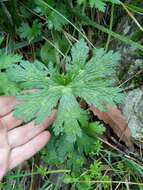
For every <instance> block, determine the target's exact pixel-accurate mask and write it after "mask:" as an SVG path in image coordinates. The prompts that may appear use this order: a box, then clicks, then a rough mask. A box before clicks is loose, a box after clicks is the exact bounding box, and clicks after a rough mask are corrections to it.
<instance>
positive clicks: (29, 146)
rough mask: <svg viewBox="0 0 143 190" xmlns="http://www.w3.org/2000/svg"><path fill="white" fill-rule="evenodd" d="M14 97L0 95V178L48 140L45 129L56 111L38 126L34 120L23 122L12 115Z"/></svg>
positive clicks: (48, 136)
mask: <svg viewBox="0 0 143 190" xmlns="http://www.w3.org/2000/svg"><path fill="white" fill-rule="evenodd" d="M16 104H17V102H16V99H15V97H0V180H2V178H3V177H4V175H5V174H6V172H7V171H9V170H11V169H13V168H15V167H16V166H18V165H19V164H21V163H22V162H24V161H25V160H28V159H29V158H31V157H32V156H33V155H35V154H36V153H37V152H38V151H40V150H41V149H42V148H43V147H44V146H45V145H46V144H47V142H48V141H49V140H50V133H49V132H48V131H47V130H46V129H47V128H48V127H49V126H50V125H51V124H52V123H53V121H54V119H55V113H56V111H55V110H53V111H52V114H51V116H50V117H48V118H46V120H45V121H44V122H43V123H42V124H40V125H39V126H38V127H37V126H35V125H34V122H33V121H32V122H30V123H28V124H23V121H22V120H18V119H16V118H15V117H14V116H13V109H14V108H15V106H16Z"/></svg>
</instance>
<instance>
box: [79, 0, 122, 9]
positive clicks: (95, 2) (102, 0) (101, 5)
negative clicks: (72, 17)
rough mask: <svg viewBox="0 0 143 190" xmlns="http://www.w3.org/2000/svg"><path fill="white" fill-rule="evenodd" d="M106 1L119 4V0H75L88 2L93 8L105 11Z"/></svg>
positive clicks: (81, 2)
mask: <svg viewBox="0 0 143 190" xmlns="http://www.w3.org/2000/svg"><path fill="white" fill-rule="evenodd" d="M106 2H111V3H115V4H120V0H77V3H78V4H79V5H80V4H83V3H89V5H90V6H91V7H92V8H93V7H95V8H97V9H98V10H99V11H105V7H106Z"/></svg>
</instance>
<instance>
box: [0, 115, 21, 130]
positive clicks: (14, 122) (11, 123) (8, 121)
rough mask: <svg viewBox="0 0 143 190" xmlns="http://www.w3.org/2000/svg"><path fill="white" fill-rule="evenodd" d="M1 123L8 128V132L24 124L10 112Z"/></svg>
mask: <svg viewBox="0 0 143 190" xmlns="http://www.w3.org/2000/svg"><path fill="white" fill-rule="evenodd" d="M1 122H2V123H3V124H4V125H5V126H6V127H7V129H8V130H11V129H13V128H15V127H17V126H19V125H20V124H22V123H23V121H22V120H20V119H16V118H15V117H14V116H13V112H10V113H9V114H7V115H6V116H4V117H2V118H1Z"/></svg>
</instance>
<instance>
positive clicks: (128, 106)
mask: <svg viewBox="0 0 143 190" xmlns="http://www.w3.org/2000/svg"><path fill="white" fill-rule="evenodd" d="M123 114H124V116H125V118H126V120H127V121H128V126H129V128H130V129H131V132H132V136H133V137H134V138H136V139H143V90H142V89H135V90H133V91H131V92H129V93H128V94H127V97H126V98H125V102H124V106H123Z"/></svg>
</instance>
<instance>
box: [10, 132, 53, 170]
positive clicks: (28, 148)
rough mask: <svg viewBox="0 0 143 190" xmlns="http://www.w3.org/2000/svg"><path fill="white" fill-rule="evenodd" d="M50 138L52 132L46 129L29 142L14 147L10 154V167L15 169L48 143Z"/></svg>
mask: <svg viewBox="0 0 143 190" xmlns="http://www.w3.org/2000/svg"><path fill="white" fill-rule="evenodd" d="M49 139H50V133H49V132H48V131H44V132H42V133H41V134H39V135H38V136H36V137H35V138H33V139H32V140H31V141H29V142H28V143H26V144H24V145H22V146H19V147H18V148H15V149H13V150H12V152H11V155H10V165H9V166H10V167H9V169H13V168H15V167H16V166H17V165H19V164H21V163H22V162H24V161H25V160H28V159H29V158H31V157H32V156H33V155H35V154H36V153H37V152H38V151H39V150H41V149H42V148H43V147H44V146H45V145H46V144H47V142H48V141H49Z"/></svg>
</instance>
